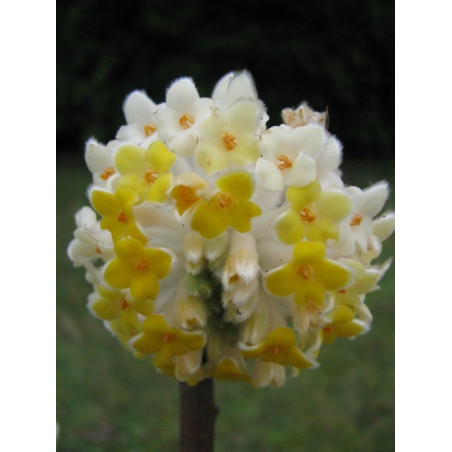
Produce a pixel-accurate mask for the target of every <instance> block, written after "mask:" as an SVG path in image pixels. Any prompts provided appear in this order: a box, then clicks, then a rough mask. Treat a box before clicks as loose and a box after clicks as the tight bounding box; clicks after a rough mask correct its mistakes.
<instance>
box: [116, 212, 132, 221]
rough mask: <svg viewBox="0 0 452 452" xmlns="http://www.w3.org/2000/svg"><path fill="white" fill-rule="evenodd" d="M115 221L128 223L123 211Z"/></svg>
mask: <svg viewBox="0 0 452 452" xmlns="http://www.w3.org/2000/svg"><path fill="white" fill-rule="evenodd" d="M117 220H118V221H120V222H121V223H128V222H129V220H128V219H127V217H126V214H125V213H124V211H121V212H120V213H119V215H118V217H117Z"/></svg>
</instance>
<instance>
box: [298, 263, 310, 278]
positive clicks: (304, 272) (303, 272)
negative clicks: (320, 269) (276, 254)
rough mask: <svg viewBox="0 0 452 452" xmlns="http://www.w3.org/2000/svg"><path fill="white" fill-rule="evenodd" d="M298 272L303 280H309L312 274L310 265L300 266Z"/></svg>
mask: <svg viewBox="0 0 452 452" xmlns="http://www.w3.org/2000/svg"><path fill="white" fill-rule="evenodd" d="M297 272H298V274H299V275H300V276H301V277H302V278H303V279H309V274H310V268H309V265H300V266H299V267H298V268H297Z"/></svg>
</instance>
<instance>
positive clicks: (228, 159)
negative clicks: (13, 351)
mask: <svg viewBox="0 0 452 452" xmlns="http://www.w3.org/2000/svg"><path fill="white" fill-rule="evenodd" d="M124 113H125V119H126V124H125V125H123V126H122V127H120V128H119V130H118V133H117V135H116V139H115V140H112V141H110V142H109V143H107V144H106V145H103V144H101V143H99V142H97V141H96V140H94V139H90V140H88V142H87V144H86V152H85V158H86V163H87V166H88V168H89V170H90V171H91V172H92V175H93V184H92V185H91V187H90V188H89V191H88V196H89V200H90V203H91V206H92V208H91V207H83V208H82V209H81V210H80V211H79V212H78V213H77V214H76V224H77V228H76V230H75V233H74V236H75V238H74V240H72V242H71V243H70V245H69V249H68V254H69V256H70V258H71V260H72V261H73V262H74V265H75V266H81V267H84V268H85V269H86V278H87V280H88V281H89V282H90V283H91V284H92V285H93V292H92V293H91V294H90V296H89V298H88V307H89V309H90V311H91V312H92V313H93V314H94V315H95V316H96V317H98V318H100V319H101V320H103V321H104V324H105V326H106V327H107V329H109V330H110V331H111V332H112V334H114V335H115V336H116V337H117V338H118V339H119V340H120V341H121V343H122V344H123V345H124V347H125V348H127V349H128V350H130V351H131V352H132V353H133V354H134V355H135V356H136V357H139V358H142V357H146V356H147V355H152V356H153V364H154V366H155V367H156V368H157V369H158V370H159V371H160V372H162V373H164V374H167V375H170V376H172V377H175V378H177V379H178V380H181V381H186V382H188V383H189V384H196V383H197V382H198V381H200V380H202V379H203V378H206V377H214V378H217V379H220V380H222V379H228V380H234V381H247V382H249V383H251V384H253V385H255V386H258V387H261V386H267V385H269V384H272V385H274V386H281V385H282V384H284V382H285V379H286V369H287V368H288V367H289V368H292V369H293V370H294V371H295V372H294V373H295V374H296V373H298V369H307V368H313V367H316V366H317V357H318V355H319V351H320V348H321V346H322V344H323V343H327V344H330V343H332V342H334V341H335V340H336V339H337V338H354V337H355V336H357V335H360V334H362V333H364V332H366V331H368V330H369V328H370V324H371V320H372V316H371V313H370V311H369V309H368V308H367V306H366V305H365V303H364V301H365V296H366V294H367V293H368V292H370V291H373V290H376V289H377V288H378V282H379V280H380V279H381V277H382V276H383V274H384V273H385V271H386V270H387V268H388V266H389V262H386V263H383V264H380V265H375V264H372V263H371V262H372V261H373V260H374V259H375V258H376V257H378V256H379V254H380V252H381V246H382V245H381V244H382V241H383V240H385V239H386V238H387V237H388V236H389V235H390V234H391V233H392V232H393V229H394V214H393V213H386V214H383V215H380V216H378V215H379V213H380V211H381V209H382V207H383V205H384V203H385V201H386V199H387V197H388V185H387V184H386V183H385V182H380V183H377V184H375V185H373V186H371V187H369V188H367V189H365V190H361V189H359V188H357V187H349V186H345V185H344V184H343V182H342V179H341V174H340V171H339V165H340V163H341V155H342V146H341V143H340V142H339V141H338V140H337V139H336V138H335V137H334V136H332V135H331V134H330V133H329V132H328V130H327V128H326V119H327V118H326V114H325V113H318V112H315V111H313V110H312V109H311V108H310V107H309V106H308V105H307V104H301V105H300V106H299V107H298V108H296V109H290V108H286V109H284V110H283V113H282V117H283V120H284V123H283V124H281V125H279V126H276V127H271V128H268V129H267V128H266V122H267V120H268V116H267V114H266V111H265V107H264V104H263V102H262V101H261V100H260V99H259V98H258V96H257V93H256V90H255V87H254V83H253V80H252V78H251V76H250V74H249V73H247V72H239V73H229V74H227V75H225V76H224V77H223V78H222V79H221V80H220V81H219V82H218V83H217V85H216V87H215V89H214V91H213V94H212V97H211V98H202V97H200V96H199V94H198V91H197V89H196V87H195V85H194V83H193V81H192V80H191V79H190V78H181V79H179V80H176V81H175V82H174V83H172V84H171V86H170V87H169V89H168V90H167V93H166V99H165V102H164V103H161V104H158V105H156V104H155V103H154V102H153V101H152V100H151V99H150V98H149V97H148V96H147V95H146V94H145V93H144V92H142V91H135V92H133V93H131V94H130V95H129V96H128V97H127V99H126V101H125V103H124ZM377 216H378V217H377Z"/></svg>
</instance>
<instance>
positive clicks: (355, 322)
mask: <svg viewBox="0 0 452 452" xmlns="http://www.w3.org/2000/svg"><path fill="white" fill-rule="evenodd" d="M355 314H356V309H354V308H353V307H351V306H345V305H342V304H339V305H337V306H335V308H334V310H333V319H332V322H331V323H330V324H329V325H327V326H325V327H324V328H323V340H324V341H325V342H326V343H327V344H331V343H333V342H334V341H335V340H336V338H337V337H348V338H351V337H355V336H358V335H359V334H362V333H364V332H365V331H367V330H368V328H369V327H368V325H366V323H365V322H363V321H362V320H359V319H356V318H355Z"/></svg>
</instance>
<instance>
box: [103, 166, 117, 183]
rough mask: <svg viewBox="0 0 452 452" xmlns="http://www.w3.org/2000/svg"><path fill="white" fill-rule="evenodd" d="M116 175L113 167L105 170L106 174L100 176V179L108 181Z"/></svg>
mask: <svg viewBox="0 0 452 452" xmlns="http://www.w3.org/2000/svg"><path fill="white" fill-rule="evenodd" d="M113 174H115V169H114V168H113V167H112V166H109V167H108V168H105V169H104V172H103V173H102V174H101V175H100V178H101V179H103V180H107V179H108V178H109V177H110V176H112V175H113Z"/></svg>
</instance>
